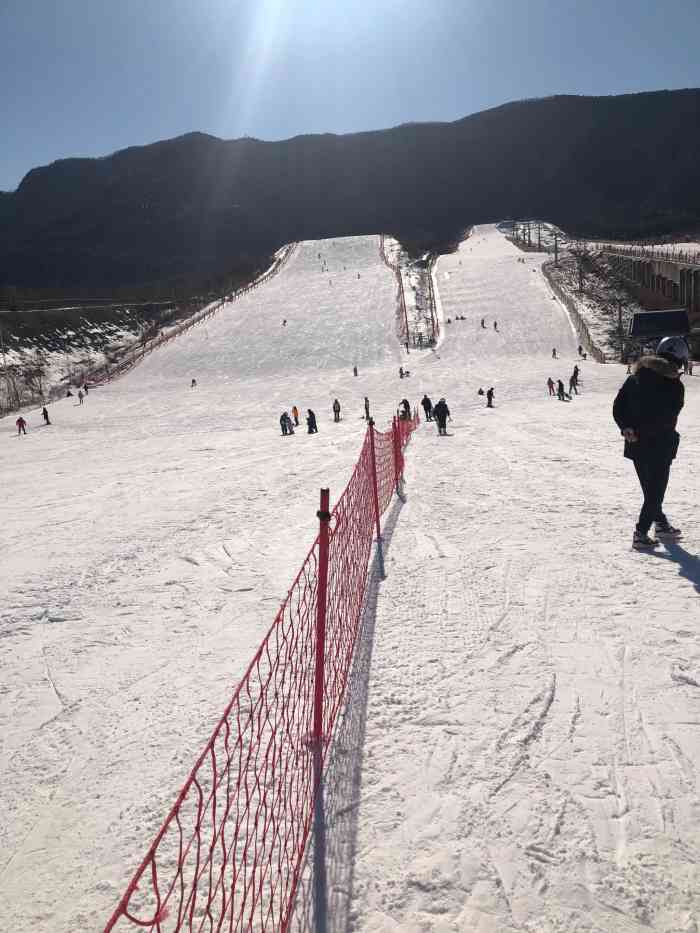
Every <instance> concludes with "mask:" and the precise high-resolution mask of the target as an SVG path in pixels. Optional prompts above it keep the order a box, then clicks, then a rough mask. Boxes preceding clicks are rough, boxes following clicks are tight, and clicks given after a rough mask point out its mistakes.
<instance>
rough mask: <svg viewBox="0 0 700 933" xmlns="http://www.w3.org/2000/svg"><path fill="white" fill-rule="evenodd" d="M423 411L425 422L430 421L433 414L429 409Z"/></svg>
mask: <svg viewBox="0 0 700 933" xmlns="http://www.w3.org/2000/svg"><path fill="white" fill-rule="evenodd" d="M423 411H424V412H425V420H426V421H432V420H433V413H432V411H431V410H430V409H429V408H424V409H423Z"/></svg>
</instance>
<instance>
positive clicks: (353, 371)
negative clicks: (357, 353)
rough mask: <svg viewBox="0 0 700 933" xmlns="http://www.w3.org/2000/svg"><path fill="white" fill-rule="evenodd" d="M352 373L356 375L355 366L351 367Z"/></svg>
mask: <svg viewBox="0 0 700 933" xmlns="http://www.w3.org/2000/svg"><path fill="white" fill-rule="evenodd" d="M352 374H353V376H356V375H357V366H353V368H352Z"/></svg>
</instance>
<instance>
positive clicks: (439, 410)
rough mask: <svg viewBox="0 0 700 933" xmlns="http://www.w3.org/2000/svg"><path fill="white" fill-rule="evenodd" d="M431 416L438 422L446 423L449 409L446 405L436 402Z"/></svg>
mask: <svg viewBox="0 0 700 933" xmlns="http://www.w3.org/2000/svg"><path fill="white" fill-rule="evenodd" d="M433 414H434V415H435V418H436V419H437V420H438V421H443V422H444V421H447V419H448V418H449V416H450V409H449V408H448V407H447V403H446V402H438V403H437V405H436V406H435V407H434V408H433Z"/></svg>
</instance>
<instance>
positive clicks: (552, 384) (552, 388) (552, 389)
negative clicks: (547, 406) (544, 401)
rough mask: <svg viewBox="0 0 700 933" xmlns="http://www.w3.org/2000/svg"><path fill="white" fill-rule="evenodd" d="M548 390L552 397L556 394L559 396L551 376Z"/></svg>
mask: <svg viewBox="0 0 700 933" xmlns="http://www.w3.org/2000/svg"><path fill="white" fill-rule="evenodd" d="M547 388H548V389H549V394H550V395H556V394H557V393H556V392H555V391H554V380H553V379H552V377H551V376H550V377H549V379H548V380H547Z"/></svg>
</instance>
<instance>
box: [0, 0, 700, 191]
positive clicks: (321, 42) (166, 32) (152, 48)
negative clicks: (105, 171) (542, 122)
mask: <svg viewBox="0 0 700 933" xmlns="http://www.w3.org/2000/svg"><path fill="white" fill-rule="evenodd" d="M698 26H700V2H699V0H663V2H662V0H635V2H630V0H604V2H603V0H109V2H107V0H0V88H2V91H1V92H0V131H1V132H2V144H1V145H0V189H2V190H13V189H14V188H15V187H16V186H17V184H18V183H19V182H20V180H21V178H22V176H23V175H24V174H25V173H26V172H27V171H28V170H29V169H30V168H32V167H33V166H36V165H43V164H46V163H47V162H51V161H53V160H54V159H59V158H63V157H66V156H73V155H105V154H107V153H110V152H113V151H114V150H116V149H121V148H124V147H126V146H129V145H137V144H142V143H148V142H153V141H155V140H157V139H164V138H167V137H171V136H178V135H180V134H182V133H186V132H189V131H191V130H202V131H204V132H208V133H213V134H214V135H217V136H222V137H224V138H234V137H237V136H243V135H249V136H257V137H259V138H261V139H284V138H286V137H289V136H294V135H297V134H299V133H316V132H334V133H344V132H352V131H356V130H365V129H378V128H381V127H387V126H394V125H396V124H398V123H405V122H408V121H426V120H454V119H458V118H459V117H462V116H465V115H467V114H469V113H474V112H476V111H478V110H483V109H485V108H487V107H492V106H495V105H498V104H500V103H504V102H505V101H508V100H515V99H520V98H523V97H541V96H546V95H549V94H555V93H571V94H613V93H625V92H631V91H639V90H654V89H658V88H677V87H696V86H698V85H700V65H699V64H698V62H699V61H700V56H699V55H698V47H697V36H698Z"/></svg>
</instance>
